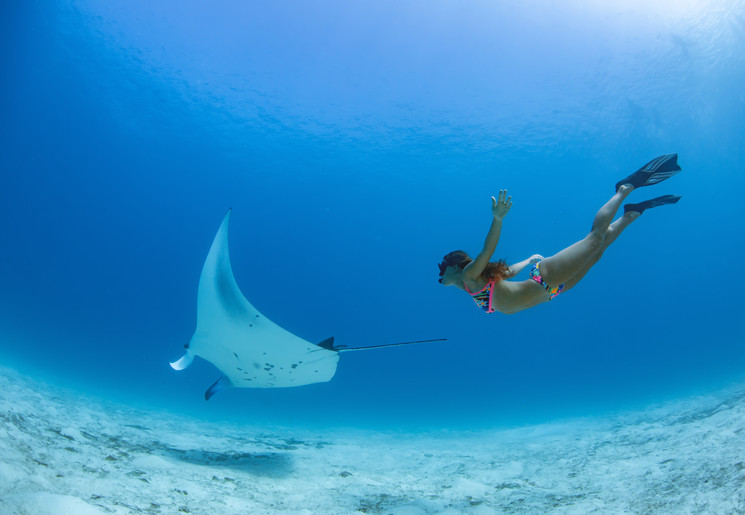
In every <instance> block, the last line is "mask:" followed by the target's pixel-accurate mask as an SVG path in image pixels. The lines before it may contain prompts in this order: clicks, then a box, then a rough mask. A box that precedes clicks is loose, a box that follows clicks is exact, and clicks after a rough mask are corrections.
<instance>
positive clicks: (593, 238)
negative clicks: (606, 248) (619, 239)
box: [585, 230, 605, 251]
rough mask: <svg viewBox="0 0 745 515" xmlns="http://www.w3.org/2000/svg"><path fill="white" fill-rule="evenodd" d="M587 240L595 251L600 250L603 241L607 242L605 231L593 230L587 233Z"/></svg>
mask: <svg viewBox="0 0 745 515" xmlns="http://www.w3.org/2000/svg"><path fill="white" fill-rule="evenodd" d="M585 240H586V241H587V244H588V246H589V247H590V248H591V249H592V250H593V251H599V250H600V249H601V248H602V247H603V243H605V231H598V230H595V231H592V232H591V233H590V234H588V235H587V238H585Z"/></svg>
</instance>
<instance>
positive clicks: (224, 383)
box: [204, 376, 233, 401]
mask: <svg viewBox="0 0 745 515" xmlns="http://www.w3.org/2000/svg"><path fill="white" fill-rule="evenodd" d="M232 387H233V384H232V383H231V382H230V379H228V378H227V377H225V376H221V377H220V379H218V380H217V381H215V383H214V384H213V385H212V386H210V387H209V388H207V391H206V392H204V400H206V401H208V400H210V399H211V398H212V396H213V395H215V394H216V393H217V392H219V391H220V390H224V389H225V388H232Z"/></svg>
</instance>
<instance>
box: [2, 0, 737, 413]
mask: <svg viewBox="0 0 745 515" xmlns="http://www.w3.org/2000/svg"><path fill="white" fill-rule="evenodd" d="M603 4H608V5H591V3H589V2H580V1H575V2H568V3H567V2H562V3H553V2H540V1H539V2H529V3H527V4H525V3H523V4H520V5H515V6H508V5H497V4H495V3H494V2H486V1H484V2H468V3H463V2H456V1H449V0H445V1H442V2H424V1H415V2H407V3H401V2H393V1H391V2H386V1H384V2H369V3H365V2H363V3H360V2H351V3H350V2H342V1H321V2H306V3H303V2H289V1H279V2H271V3H266V2H232V1H227V0H221V1H217V2H210V3H209V4H205V3H203V2H197V1H194V0H187V1H182V2H155V3H153V2H146V1H144V0H131V1H126V2H124V1H116V2H110V1H105V0H75V1H73V0H10V1H5V2H2V7H0V34H1V36H0V37H1V38H2V45H1V46H0V48H2V54H1V55H2V57H1V59H2V62H1V63H0V64H1V69H2V70H3V72H2V74H3V75H2V80H1V81H0V109H1V114H0V131H2V134H0V136H1V137H0V141H1V142H2V143H1V144H0V173H2V183H1V187H0V234H2V240H0V241H1V244H0V249H2V259H1V261H0V285H1V286H0V312H2V316H1V317H0V336H1V338H0V359H2V360H3V362H4V363H8V364H11V365H12V366H14V367H16V368H18V369H19V370H22V371H26V372H29V373H31V374H32V375H35V376H37V377H43V378H48V379H50V380H52V381H54V382H57V383H59V384H60V385H64V386H72V387H74V388H78V389H80V390H84V391H87V392H92V393H97V394H100V395H101V396H103V397H108V398H113V399H117V400H122V401H125V402H127V403H130V404H133V405H144V406H151V407H156V408H158V409H162V410H172V411H179V412H184V413H189V414H194V415H196V416H199V417H202V418H205V419H211V420H213V419H214V420H220V419H238V420H252V421H270V422H272V423H283V424H311V425H312V424H321V425H340V426H364V427H378V428H389V427H393V428H395V427H404V426H408V427H425V426H426V427H445V428H448V427H453V428H463V427H480V426H489V425H495V424H496V425H509V424H521V423H528V422H537V421H543V420H549V419H552V418H556V417H565V416H574V415H584V414H594V413H602V412H608V411H615V410H619V409H622V408H626V407H631V406H643V405H645V404H646V403H650V402H655V401H659V400H663V399H668V398H675V397H679V396H686V395H690V394H692V393H695V392H700V391H706V390H712V389H716V388H720V387H723V386H726V385H729V384H731V383H733V382H738V381H742V380H743V379H745V345H743V342H744V341H745V329H744V328H743V324H742V322H741V316H742V315H741V313H742V311H743V306H744V305H745V302H744V301H743V300H742V299H743V296H742V282H741V279H740V271H739V268H740V263H739V262H740V256H741V255H742V253H743V247H744V246H745V238H744V237H743V231H742V228H741V227H740V226H741V220H742V219H743V216H744V215H745V203H743V201H742V191H743V186H745V166H744V165H743V158H745V152H743V141H745V96H744V94H743V90H742V84H745V5H744V4H742V3H741V2H736V1H730V2H726V1H721V2H694V1H690V2H673V1H669V2H657V3H655V5H648V3H645V2H631V3H629V2H604V3H603ZM670 152H677V153H678V154H679V156H680V157H679V162H680V164H681V166H682V168H683V172H682V173H680V174H679V175H677V176H675V177H674V178H672V179H671V180H669V181H667V182H665V183H663V184H661V185H658V186H655V187H654V188H645V189H643V190H639V191H638V192H636V193H634V199H635V201H639V200H643V199H646V198H651V197H653V196H657V195H662V194H668V193H672V194H678V195H682V196H683V199H682V201H681V202H679V203H678V204H677V205H675V206H672V207H664V208H660V209H656V210H654V211H650V212H648V213H645V214H644V216H643V217H642V218H641V219H640V220H639V221H638V222H636V223H634V225H632V226H631V227H630V228H629V229H628V230H627V231H626V232H625V233H624V234H623V235H622V237H621V238H620V239H619V240H618V241H617V242H616V243H614V245H613V246H612V247H611V248H610V249H609V250H608V251H607V252H606V254H605V256H604V257H603V259H602V261H601V262H600V263H599V264H598V265H597V266H596V267H595V268H594V269H593V270H592V271H591V272H590V274H588V276H587V277H586V279H584V280H583V282H582V283H581V284H580V285H579V286H578V287H577V288H576V289H574V290H572V291H571V292H568V293H567V294H566V295H562V296H560V297H559V298H558V299H556V301H554V302H551V303H550V304H544V305H541V306H538V307H536V308H533V309H531V310H528V311H525V312H522V313H519V314H516V315H510V316H506V315H500V314H494V315H490V316H486V315H484V314H483V313H481V312H480V311H479V310H478V309H476V307H475V306H474V305H473V303H472V302H471V301H470V300H469V299H468V298H467V297H466V296H464V295H463V294H462V293H461V292H459V291H457V290H455V289H454V288H445V287H442V286H441V285H440V284H438V283H437V266H436V265H437V263H438V262H439V261H440V259H441V257H442V255H443V254H445V253H446V252H448V251H450V250H454V249H457V248H463V249H465V250H468V251H470V252H472V253H473V254H476V253H478V251H479V250H480V248H481V245H482V244H483V239H484V236H485V234H486V231H487V229H488V226H489V222H490V207H489V206H490V198H489V197H490V196H491V195H493V194H495V193H496V192H497V191H498V190H499V189H500V188H507V189H508V190H509V192H510V194H511V195H512V196H513V201H514V205H513V208H512V210H511V211H510V213H509V215H508V217H507V219H506V221H505V224H504V229H503V232H502V238H501V240H500V244H499V247H498V249H497V252H496V254H495V257H502V258H505V259H507V260H508V261H510V262H515V261H518V260H521V259H524V258H525V257H528V256H530V255H531V254H533V253H541V254H543V255H551V254H553V253H555V252H557V251H558V250H560V249H561V248H563V247H565V246H567V245H569V244H571V243H573V242H574V241H576V240H577V239H579V238H581V237H583V236H584V234H585V233H586V231H587V230H588V229H589V226H590V223H591V221H592V217H593V216H594V214H595V212H596V210H597V209H598V208H599V207H600V206H601V205H602V204H603V203H604V202H605V201H606V200H607V199H608V198H609V196H610V195H611V194H612V192H613V185H614V184H615V182H616V181H617V180H619V179H620V178H622V177H625V176H626V175H628V173H630V172H632V171H634V170H636V169H637V168H638V167H640V166H641V165H642V164H644V163H645V162H647V161H648V160H650V159H651V158H653V157H655V156H657V155H660V154H664V153H670ZM230 207H232V208H233V218H232V223H231V255H232V264H233V270H234V272H235V275H236V278H237V281H238V284H239V285H240V286H241V288H242V290H243V292H244V293H245V295H246V296H247V297H248V299H249V300H250V301H251V302H252V303H253V304H254V305H255V306H256V307H257V308H258V309H260V310H261V311H262V312H263V313H264V314H266V315H267V316H268V317H269V318H270V319H272V320H274V321H275V322H277V323H278V324H280V325H282V326H283V327H285V328H287V329H288V330H290V331H292V332H294V333H295V334H297V335H299V336H301V337H303V338H305V339H307V340H310V341H321V340H323V339H325V338H327V337H329V336H332V335H333V336H335V338H336V341H337V343H339V344H342V345H349V346H363V345H375V344H381V343H392V342H396V341H404V340H412V339H423V338H448V341H447V342H446V343H432V344H428V345H419V346H410V347H404V348H394V349H389V350H380V351H376V352H369V353H362V352H360V353H350V354H345V355H342V357H341V363H340V366H339V369H338V372H337V375H336V377H335V378H334V379H333V380H332V381H331V382H330V383H326V384H318V385H312V386H307V387H302V388H296V389H277V390H247V389H234V390H230V391H226V392H222V393H220V394H219V395H217V396H216V397H214V398H213V399H212V400H211V401H209V402H208V403H207V402H205V401H204V400H203V397H202V395H203V392H204V390H205V389H206V388H207V387H208V386H209V385H210V384H211V383H212V382H213V381H214V380H215V379H217V377H218V376H219V373H218V372H217V370H216V369H214V367H212V365H210V364H209V363H207V362H204V361H200V360H197V361H196V362H195V364H194V365H192V367H190V368H189V369H187V370H186V371H183V372H178V373H177V372H174V371H173V370H172V369H171V368H170V367H169V366H168V362H169V361H173V360H175V359H177V358H178V357H180V355H181V354H182V351H183V344H184V343H186V342H188V341H189V338H190V337H191V335H192V332H193V329H194V325H195V320H196V289H197V282H198V278H199V272H200V270H201V266H202V263H203V260H204V258H205V256H206V253H207V250H208V249H209V245H210V243H211V241H212V238H213V236H214V234H215V231H216V230H217V228H218V226H219V223H220V221H221V219H222V217H223V216H224V214H225V212H226V211H227V209H228V208H230Z"/></svg>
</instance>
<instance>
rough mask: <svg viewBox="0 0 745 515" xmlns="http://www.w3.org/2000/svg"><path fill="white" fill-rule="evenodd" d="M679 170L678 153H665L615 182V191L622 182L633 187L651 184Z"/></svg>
mask: <svg viewBox="0 0 745 515" xmlns="http://www.w3.org/2000/svg"><path fill="white" fill-rule="evenodd" d="M679 171H680V166H678V154H665V155H664V156H660V157H658V158H655V159H652V160H651V161H650V162H649V163H647V164H645V165H644V166H642V167H641V168H639V169H638V170H637V171H636V172H634V173H632V174H631V175H629V176H628V177H626V178H625V179H623V180H621V181H618V182H617V183H616V191H618V188H620V187H621V186H622V185H624V184H631V185H632V186H634V188H639V187H641V186H651V185H653V184H657V183H658V182H662V181H664V180H665V179H669V178H670V177H672V176H673V175H675V174H676V173H678V172H679Z"/></svg>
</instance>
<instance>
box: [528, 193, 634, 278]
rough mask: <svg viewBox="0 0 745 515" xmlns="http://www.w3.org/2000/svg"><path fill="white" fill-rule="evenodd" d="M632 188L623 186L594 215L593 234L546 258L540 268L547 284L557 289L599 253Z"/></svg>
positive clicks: (591, 232)
mask: <svg viewBox="0 0 745 515" xmlns="http://www.w3.org/2000/svg"><path fill="white" fill-rule="evenodd" d="M633 189H634V187H633V186H630V185H628V184H624V185H622V186H621V187H619V188H618V191H617V192H616V194H615V195H613V196H612V197H611V199H610V200H609V201H608V202H606V203H605V205H604V206H603V207H601V208H600V211H598V212H597V214H596V215H595V219H594V220H593V222H592V229H591V230H590V234H588V235H587V236H585V237H584V239H582V240H580V241H578V242H577V243H575V244H574V245H571V246H569V247H567V248H565V249H564V250H562V251H560V252H558V253H557V254H554V255H553V256H551V257H547V258H545V259H543V260H542V261H541V264H540V265H539V268H540V271H541V277H543V281H544V282H545V283H546V284H549V285H551V286H558V285H559V284H562V283H565V282H566V281H568V280H569V279H571V278H572V277H573V276H575V275H577V274H578V273H579V271H580V270H581V269H582V267H583V266H584V264H585V262H586V261H587V260H588V259H590V258H591V257H592V256H593V254H595V253H596V252H598V251H599V250H600V249H601V248H602V246H603V243H604V241H605V238H606V232H607V231H608V228H609V226H610V223H611V222H612V221H613V217H614V216H616V211H618V208H619V207H620V206H621V203H622V202H623V201H624V199H625V198H626V197H627V196H628V195H629V193H631V192H632V190H633Z"/></svg>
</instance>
